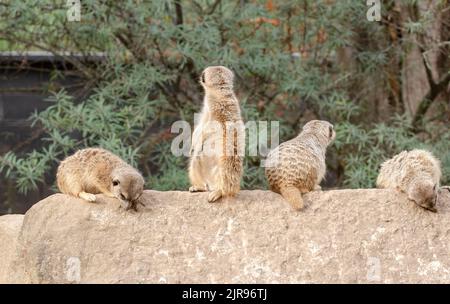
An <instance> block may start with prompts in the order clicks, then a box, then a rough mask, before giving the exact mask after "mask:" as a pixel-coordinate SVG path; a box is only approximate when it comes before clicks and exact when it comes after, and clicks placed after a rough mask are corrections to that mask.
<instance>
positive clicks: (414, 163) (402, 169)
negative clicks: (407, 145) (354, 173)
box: [377, 149, 441, 212]
mask: <svg viewBox="0 0 450 304" xmlns="http://www.w3.org/2000/svg"><path fill="white" fill-rule="evenodd" d="M440 179H441V165H440V162H439V160H438V159H436V158H435V157H434V156H433V154H431V153H430V152H428V151H425V150H419V149H416V150H412V151H402V152H400V153H399V154H397V155H395V156H394V157H393V158H391V159H389V160H387V161H385V162H384V163H383V164H382V165H381V169H380V173H379V175H378V178H377V187H378V188H391V189H397V190H398V191H401V192H404V193H406V194H407V195H408V199H410V200H412V201H413V202H414V203H416V204H417V205H419V206H420V207H422V208H425V209H427V210H430V211H432V212H436V208H435V205H436V199H437V194H438V191H439V180H440Z"/></svg>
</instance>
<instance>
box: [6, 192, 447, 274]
mask: <svg viewBox="0 0 450 304" xmlns="http://www.w3.org/2000/svg"><path fill="white" fill-rule="evenodd" d="M98 197H99V201H100V202H98V203H87V202H84V201H82V200H80V199H76V198H72V197H69V196H66V195H62V194H56V195H53V196H50V197H48V198H47V199H45V200H43V201H41V202H39V203H37V204H36V205H34V206H33V207H32V208H31V209H30V210H29V211H28V212H27V214H26V215H25V219H24V222H23V225H22V228H21V230H20V235H19V237H18V246H17V254H12V252H13V251H14V248H15V241H14V240H16V239H17V238H16V236H17V234H18V232H19V227H20V226H21V225H20V221H21V220H20V216H19V217H17V216H13V217H5V216H4V217H0V240H1V242H0V255H1V257H2V261H1V263H3V264H1V269H2V270H0V271H1V272H0V282H6V281H8V280H9V281H11V280H12V281H15V282H31V283H78V282H81V283H278V282H279V283H309V282H314V283H366V282H367V283H383V282H384V283H400V282H401V283H406V282H408V283H415V282H427V283H450V193H449V192H448V191H444V190H443V191H442V193H441V195H440V199H439V203H438V207H437V208H438V213H431V212H429V211H425V210H423V209H421V208H419V207H417V206H416V205H414V204H413V203H411V202H409V201H408V200H407V199H406V198H405V196H404V195H403V194H399V193H396V192H395V191H391V190H376V189H370V190H333V191H325V192H312V193H309V194H307V195H306V196H305V202H306V204H307V207H306V209H305V210H304V211H302V212H295V211H293V210H291V209H290V207H289V205H288V204H287V203H286V202H284V201H283V199H282V198H281V196H279V195H278V194H275V193H272V192H269V191H259V190H255V191H241V193H240V194H239V195H238V196H237V198H236V199H227V200H225V201H223V202H221V203H213V204H209V203H207V202H206V197H207V195H206V194H204V193H196V194H191V193H188V192H176V191H171V192H158V191H146V192H145V193H144V201H145V206H140V207H139V212H130V211H128V212H127V211H124V210H123V209H120V208H119V203H118V202H117V201H116V200H114V199H108V198H106V197H103V196H98ZM8 226H14V229H10V230H9V232H8V228H7V227H8ZM5 254H6V255H5ZM5 257H6V258H5ZM11 258H13V260H14V261H13V262H6V263H5V261H4V259H5V260H6V261H8V259H11ZM5 267H6V268H5ZM4 270H6V271H7V273H6V272H5V271H4ZM8 273H9V274H8Z"/></svg>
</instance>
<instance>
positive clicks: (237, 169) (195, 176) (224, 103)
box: [189, 66, 245, 202]
mask: <svg viewBox="0 0 450 304" xmlns="http://www.w3.org/2000/svg"><path fill="white" fill-rule="evenodd" d="M233 81H234V74H233V72H232V71H231V70H229V69H228V68H226V67H223V66H211V67H208V68H206V69H205V70H204V71H203V72H202V74H201V76H200V84H201V85H202V86H203V88H204V91H205V97H204V101H203V109H202V112H201V115H200V121H199V124H198V125H197V126H196V128H195V130H194V133H193V136H192V145H191V158H190V162H189V179H190V181H191V184H192V186H191V187H190V188H189V191H191V192H198V191H210V193H209V196H208V201H209V202H214V201H217V200H218V199H220V198H221V197H227V196H234V195H236V194H237V193H238V192H239V189H240V182H241V178H242V171H243V154H242V153H243V152H242V151H243V148H244V147H243V145H244V140H245V130H244V129H243V121H242V118H241V110H240V107H239V101H238V99H237V98H236V96H235V94H234V90H233ZM208 148H209V151H207V150H208Z"/></svg>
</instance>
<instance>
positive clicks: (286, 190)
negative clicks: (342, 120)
mask: <svg viewBox="0 0 450 304" xmlns="http://www.w3.org/2000/svg"><path fill="white" fill-rule="evenodd" d="M335 136H336V133H335V131H334V129H333V125H332V124H330V123H329V122H327V121H323V120H312V121H310V122H308V123H307V124H305V126H304V127H303V130H302V132H301V133H300V134H299V135H298V136H297V137H295V138H293V139H291V140H289V141H287V142H284V143H282V144H281V145H279V146H278V147H277V148H275V149H274V150H272V151H271V152H270V153H269V155H268V156H267V160H266V176H267V179H268V181H269V185H270V189H271V190H272V191H274V192H277V193H280V194H281V195H282V196H283V197H284V198H285V199H286V200H287V201H288V202H289V203H290V204H291V205H292V207H293V208H294V209H296V210H301V209H303V207H304V204H303V199H302V194H304V193H307V192H310V191H312V190H317V189H320V186H319V183H320V182H321V180H322V179H323V177H324V176H325V171H326V165H325V153H326V148H327V146H328V145H329V144H330V143H331V142H332V141H333V140H334V138H335Z"/></svg>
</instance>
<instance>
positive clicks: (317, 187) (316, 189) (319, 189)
mask: <svg viewBox="0 0 450 304" xmlns="http://www.w3.org/2000/svg"><path fill="white" fill-rule="evenodd" d="M314 191H322V187H320V185H315V186H314Z"/></svg>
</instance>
